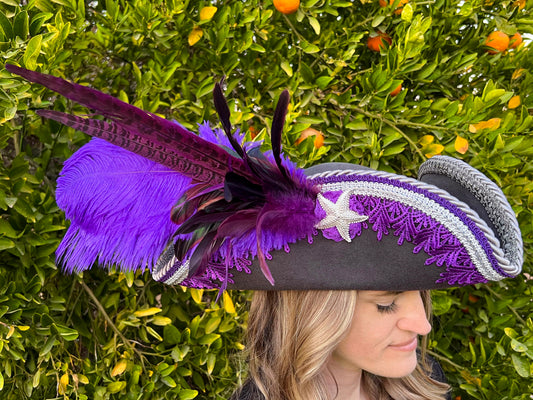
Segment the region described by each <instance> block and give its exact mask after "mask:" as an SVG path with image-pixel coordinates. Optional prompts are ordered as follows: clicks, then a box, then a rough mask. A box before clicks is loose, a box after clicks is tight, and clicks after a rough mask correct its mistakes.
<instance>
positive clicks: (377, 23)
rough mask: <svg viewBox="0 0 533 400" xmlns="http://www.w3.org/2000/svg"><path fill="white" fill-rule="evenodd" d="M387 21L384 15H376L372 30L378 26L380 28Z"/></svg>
mask: <svg viewBox="0 0 533 400" xmlns="http://www.w3.org/2000/svg"><path fill="white" fill-rule="evenodd" d="M384 20H385V16H384V15H376V16H375V17H374V18H373V19H372V23H371V25H372V28H375V27H377V26H380V25H381V23H382V22H383V21H384Z"/></svg>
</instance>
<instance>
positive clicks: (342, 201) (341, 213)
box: [316, 192, 368, 242]
mask: <svg viewBox="0 0 533 400" xmlns="http://www.w3.org/2000/svg"><path fill="white" fill-rule="evenodd" d="M350 196H351V192H343V193H342V194H341V195H340V196H339V198H338V199H337V202H336V203H334V202H332V201H331V200H328V199H326V198H325V197H324V196H322V194H321V193H319V194H318V202H319V203H320V205H321V206H322V209H323V210H324V211H325V212H326V217H325V218H324V219H322V220H321V221H320V222H319V223H318V224H317V225H316V228H318V229H327V228H332V227H336V228H337V231H338V232H339V234H340V235H341V237H342V238H343V239H344V240H346V241H347V242H351V241H352V239H351V238H350V224H354V223H357V222H363V221H366V220H367V219H368V217H367V216H366V215H361V214H358V213H357V212H355V211H353V210H350Z"/></svg>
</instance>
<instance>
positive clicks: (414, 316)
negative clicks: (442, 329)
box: [398, 291, 431, 335]
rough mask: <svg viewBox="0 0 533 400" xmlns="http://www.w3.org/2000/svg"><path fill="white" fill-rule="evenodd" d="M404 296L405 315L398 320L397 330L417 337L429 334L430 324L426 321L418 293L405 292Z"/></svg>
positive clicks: (422, 303)
mask: <svg viewBox="0 0 533 400" xmlns="http://www.w3.org/2000/svg"><path fill="white" fill-rule="evenodd" d="M406 295H407V297H406V306H405V308H404V310H405V313H404V314H403V315H402V316H401V318H400V319H399V320H398V328H400V329H402V330H405V331H410V332H414V333H416V334H418V335H427V334H428V333H429V332H431V324H430V323H429V321H428V319H427V316H426V310H425V307H424V302H423V301H422V296H421V294H420V292H418V291H412V292H407V293H406Z"/></svg>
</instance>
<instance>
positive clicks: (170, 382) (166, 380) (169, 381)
mask: <svg viewBox="0 0 533 400" xmlns="http://www.w3.org/2000/svg"><path fill="white" fill-rule="evenodd" d="M161 382H163V383H164V384H165V385H167V386H168V387H171V388H175V387H176V386H177V385H176V381H175V380H174V379H172V378H171V377H170V376H163V377H161Z"/></svg>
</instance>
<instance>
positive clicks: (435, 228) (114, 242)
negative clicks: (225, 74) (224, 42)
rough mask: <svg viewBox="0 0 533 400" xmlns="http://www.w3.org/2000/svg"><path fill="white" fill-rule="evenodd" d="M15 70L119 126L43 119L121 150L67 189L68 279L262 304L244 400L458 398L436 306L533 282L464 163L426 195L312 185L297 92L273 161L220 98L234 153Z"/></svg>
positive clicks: (426, 172)
mask: <svg viewBox="0 0 533 400" xmlns="http://www.w3.org/2000/svg"><path fill="white" fill-rule="evenodd" d="M6 68H7V69H8V70H9V71H10V72H13V73H16V74H19V75H21V76H23V77H24V78H26V79H28V80H30V81H33V82H37V83H40V84H43V85H45V86H47V87H48V88H50V89H52V90H55V91H57V92H59V93H60V94H62V95H64V96H65V97H67V98H69V99H72V100H74V101H77V102H79V103H81V104H83V105H85V106H87V107H89V108H92V109H94V110H96V112H97V113H99V114H101V115H102V116H104V117H106V118H107V120H108V121H107V122H104V121H101V120H98V119H90V118H82V117H77V116H75V115H69V114H65V113H59V112H55V111H40V112H39V114H40V115H42V116H44V117H47V118H52V119H55V120H57V121H59V122H62V123H64V124H66V125H69V126H72V127H74V128H76V129H79V130H81V131H83V132H86V133H88V134H90V135H93V136H96V137H98V138H103V139H105V140H106V141H108V142H109V143H106V142H104V141H102V140H99V139H98V140H93V141H91V142H90V143H88V144H87V145H85V146H84V147H82V148H81V149H80V150H79V151H78V152H77V153H76V154H74V155H73V157H72V158H71V159H69V160H68V161H67V162H66V163H65V166H64V169H63V171H62V176H61V177H60V179H58V189H57V202H58V205H59V206H60V207H61V208H62V209H64V210H65V214H66V216H67V218H69V219H70V220H71V225H70V227H69V230H68V232H67V234H66V236H65V238H64V239H63V241H62V243H61V245H60V247H59V249H58V257H59V259H60V260H61V262H62V263H63V264H64V267H65V268H66V269H67V270H69V271H73V270H74V271H81V270H84V269H86V268H89V267H90V266H92V265H93V264H94V263H95V262H96V263H99V264H100V265H103V266H108V265H119V266H120V267H122V268H124V269H138V268H145V267H148V268H150V270H151V271H152V275H153V277H154V279H155V280H157V281H160V282H163V283H166V284H173V285H183V286H188V287H197V288H219V289H221V290H225V289H227V288H228V289H253V290H260V291H261V292H258V293H257V294H256V298H255V299H254V302H253V304H252V308H251V312H250V324H249V337H250V340H249V348H250V376H251V380H250V381H249V383H248V384H247V385H246V386H245V388H244V390H243V392H242V393H241V397H240V398H243V399H247V398H254V399H255V398H257V399H261V398H265V399H266V400H297V399H306V400H307V399H337V400H342V399H346V398H360V399H376V398H394V399H437V398H443V397H444V396H445V393H446V389H447V386H446V385H444V384H439V383H437V382H436V381H435V380H433V379H432V378H430V377H428V376H434V377H437V378H438V375H439V373H438V371H437V370H436V369H435V368H431V367H424V365H425V364H426V363H427V360H426V357H425V355H424V351H423V346H422V351H421V354H420V356H419V358H420V359H421V360H422V361H421V362H417V353H416V348H417V341H418V337H419V336H422V337H423V336H424V335H426V334H427V333H428V332H429V330H430V326H429V323H428V318H429V307H430V306H429V299H428V294H427V290H429V289H434V288H447V287H452V286H463V285H471V284H476V283H484V282H488V281H498V280H501V279H504V278H508V277H514V276H516V275H517V274H518V273H520V271H521V267H522V261H523V259H522V258H523V254H522V253H523V251H522V239H521V234H520V229H519V227H518V223H517V221H516V218H515V215H514V212H513V210H512V208H511V206H510V205H509V203H508V202H507V200H506V198H505V196H504V195H503V193H502V192H501V190H500V189H499V188H498V187H497V186H496V185H495V184H494V183H493V182H492V181H490V180H489V179H488V178H487V177H486V176H485V175H483V174H482V173H481V172H479V171H477V170H476V169H475V168H472V167H471V166H469V165H468V164H466V163H464V162H462V161H460V160H456V159H453V158H450V157H442V156H435V157H433V158H431V159H430V160H427V161H425V162H424V163H423V164H422V165H421V166H420V170H419V176H418V180H417V179H412V178H408V177H406V176H402V175H396V174H391V173H385V172H380V171H374V170H372V169H369V168H365V167H361V166H358V165H352V164H339V163H330V164H321V165H318V166H315V167H312V168H309V169H308V170H305V171H303V170H301V169H299V168H297V167H296V165H295V164H293V163H291V162H290V161H289V160H286V159H283V157H282V155H281V144H280V143H281V133H282V129H283V123H284V119H285V113H286V111H287V106H288V104H289V95H288V92H287V91H284V92H282V93H281V95H280V99H279V101H278V104H277V107H276V110H275V113H274V117H273V124H272V129H271V140H272V152H271V153H268V154H262V153H260V152H259V151H258V147H257V146H254V145H253V144H244V145H242V146H241V144H240V141H241V140H242V137H240V136H238V135H233V133H232V127H231V124H230V118H229V116H230V112H229V108H228V106H227V104H226V102H225V99H224V97H223V95H222V89H221V87H220V85H218V84H217V85H215V91H214V100H215V106H216V108H217V111H218V113H219V116H220V119H221V122H222V126H223V129H224V133H225V134H226V137H224V135H223V133H222V131H220V130H215V131H212V130H211V129H210V128H209V127H208V126H207V125H202V126H200V129H199V130H200V137H198V136H197V135H194V134H193V133H191V132H189V131H187V130H186V129H185V128H183V127H182V126H181V125H179V124H176V123H175V122H170V121H166V120H164V119H162V118H160V117H158V116H156V115H154V114H149V113H145V112H144V111H142V110H140V109H137V108H135V107H133V106H131V105H129V104H126V103H123V102H121V101H119V100H118V99H115V98H113V97H111V96H108V95H105V94H103V93H101V92H98V91H96V90H94V89H91V88H88V87H84V86H80V85H75V84H72V83H69V82H66V81H64V80H62V79H59V78H55V77H52V76H49V75H43V74H39V73H36V72H32V71H28V70H24V69H22V68H19V67H15V66H13V65H7V66H6ZM228 147H232V148H233V150H228V149H227V148H228ZM134 153H135V154H134ZM109 171H112V173H109ZM87 177H97V178H98V179H94V178H92V179H87ZM169 213H171V218H168V214H169ZM262 291H267V292H262ZM424 310H425V311H424ZM432 374H433V375H432ZM440 380H442V379H440ZM259 393H261V395H260V394H259Z"/></svg>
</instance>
